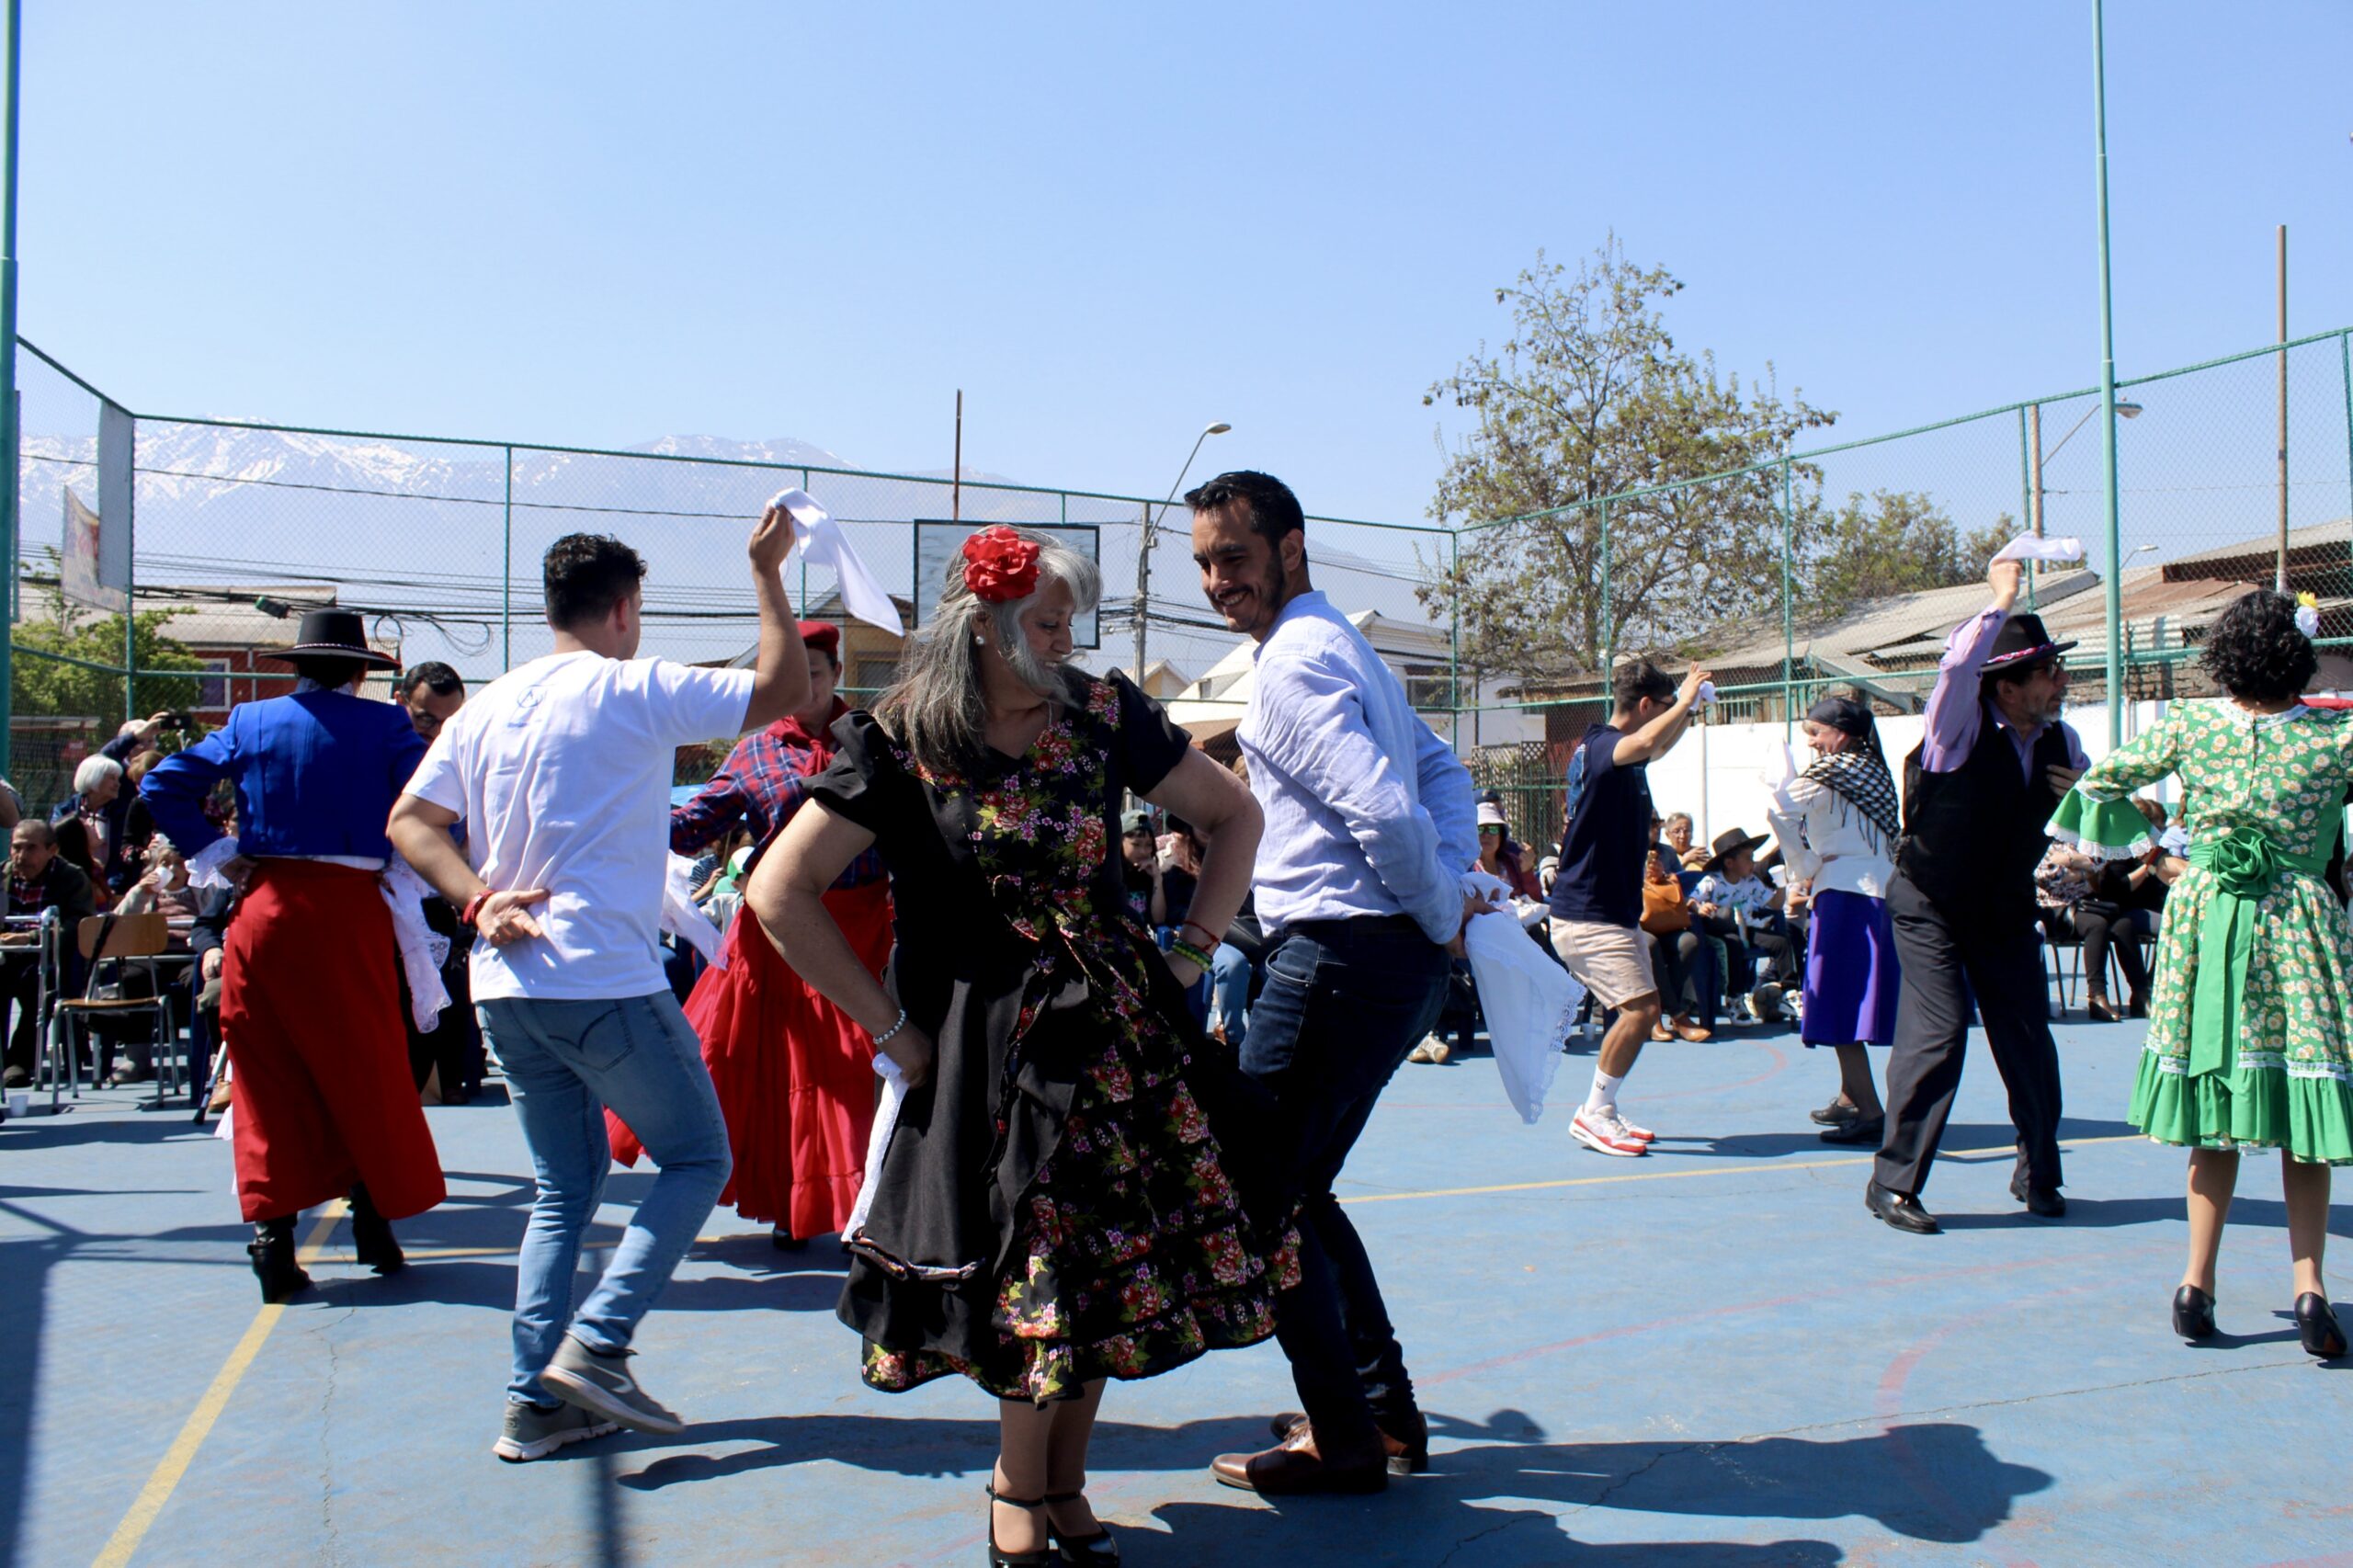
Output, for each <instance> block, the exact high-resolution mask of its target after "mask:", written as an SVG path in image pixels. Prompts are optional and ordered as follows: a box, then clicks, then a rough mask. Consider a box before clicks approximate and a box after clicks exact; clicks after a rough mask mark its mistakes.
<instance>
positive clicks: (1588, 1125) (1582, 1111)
mask: <svg viewBox="0 0 2353 1568" xmlns="http://www.w3.org/2000/svg"><path fill="white" fill-rule="evenodd" d="M1569 1136H1570V1137H1572V1138H1574V1139H1575V1140H1576V1141H1577V1142H1580V1143H1582V1144H1584V1145H1585V1146H1586V1148H1588V1149H1590V1150H1592V1151H1593V1152H1594V1153H1597V1154H1615V1155H1618V1156H1620V1158H1624V1159H1632V1158H1635V1157H1636V1156H1639V1155H1642V1154H1647V1153H1650V1145H1649V1144H1648V1143H1645V1142H1643V1141H1642V1140H1641V1139H1639V1138H1637V1137H1635V1136H1634V1135H1633V1134H1632V1133H1631V1132H1630V1131H1627V1129H1626V1124H1625V1123H1624V1122H1623V1121H1620V1119H1618V1108H1617V1107H1615V1106H1611V1107H1608V1108H1606V1109H1603V1110H1595V1109H1593V1108H1591V1107H1579V1108H1578V1109H1577V1113H1576V1115H1575V1116H1574V1117H1572V1118H1571V1119H1569Z"/></svg>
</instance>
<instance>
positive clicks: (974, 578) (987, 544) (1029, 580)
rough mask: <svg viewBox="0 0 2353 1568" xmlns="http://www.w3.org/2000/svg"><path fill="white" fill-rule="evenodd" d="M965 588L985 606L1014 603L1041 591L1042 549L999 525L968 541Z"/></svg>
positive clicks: (965, 545)
mask: <svg viewBox="0 0 2353 1568" xmlns="http://www.w3.org/2000/svg"><path fill="white" fill-rule="evenodd" d="M964 586H965V587H967V588H969V589H971V590H972V597H974V598H976V599H979V600H981V601H983V603H985V604H993V605H1002V604H1011V603H1012V602H1013V601H1014V600H1016V599H1026V598H1028V597H1029V596H1030V595H1031V594H1033V593H1036V592H1037V591H1038V547H1037V545H1035V544H1034V543H1032V542H1030V541H1029V540H1026V539H1023V538H1022V537H1021V536H1020V535H1019V534H1017V533H1015V532H1014V531H1013V530H1012V529H1011V528H1006V526H1005V525H1004V524H1002V523H999V524H997V525H996V526H995V528H983V529H982V530H981V531H980V532H978V533H976V534H974V535H972V537H971V538H970V539H967V540H965V541H964Z"/></svg>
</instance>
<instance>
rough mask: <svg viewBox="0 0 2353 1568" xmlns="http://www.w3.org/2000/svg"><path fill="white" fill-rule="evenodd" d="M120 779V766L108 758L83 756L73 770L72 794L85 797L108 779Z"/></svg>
mask: <svg viewBox="0 0 2353 1568" xmlns="http://www.w3.org/2000/svg"><path fill="white" fill-rule="evenodd" d="M121 777H122V764H120V763H119V762H117V761H116V760H115V759H114V758H112V757H110V756H85V757H84V758H83V759H82V763H81V766H80V767H76V768H74V793H75V794H77V795H86V794H88V793H89V792H90V791H91V790H95V789H97V787H98V786H99V785H101V784H103V783H105V782H106V781H107V780H108V779H109V778H116V779H119V778H121Z"/></svg>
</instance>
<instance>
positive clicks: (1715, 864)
mask: <svg viewBox="0 0 2353 1568" xmlns="http://www.w3.org/2000/svg"><path fill="white" fill-rule="evenodd" d="M1772 842H1773V840H1772V836H1771V835H1768V834H1762V833H1760V834H1758V835H1756V837H1754V838H1751V837H1750V836H1749V835H1748V832H1747V830H1746V829H1745V828H1737V827H1728V828H1726V829H1724V830H1723V832H1722V833H1720V834H1718V835H1716V836H1715V841H1714V842H1713V843H1711V844H1710V845H1709V846H1708V847H1709V848H1710V849H1711V850H1712V851H1713V853H1712V854H1711V855H1710V856H1709V857H1708V863H1707V864H1706V865H1704V866H1702V867H1700V868H1699V869H1701V870H1702V871H1720V870H1722V869H1723V864H1724V861H1725V859H1726V858H1728V857H1730V856H1733V855H1737V854H1739V853H1740V852H1741V851H1742V850H1744V849H1756V848H1757V847H1759V846H1763V845H1767V844H1770V843H1772Z"/></svg>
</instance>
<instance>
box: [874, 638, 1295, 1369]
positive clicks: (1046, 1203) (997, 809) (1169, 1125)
mask: <svg viewBox="0 0 2353 1568" xmlns="http://www.w3.org/2000/svg"><path fill="white" fill-rule="evenodd" d="M1119 720H1120V706H1119V697H1118V694H1117V693H1116V692H1115V691H1114V689H1113V688H1112V687H1110V686H1109V685H1108V684H1104V683H1096V684H1095V685H1094V686H1093V687H1092V688H1091V691H1090V695H1089V699H1088V701H1087V703H1086V707H1085V708H1084V709H1083V710H1078V711H1074V712H1064V713H1061V714H1058V715H1057V717H1056V718H1055V719H1054V720H1053V721H1052V722H1050V723H1049V724H1048V725H1047V727H1046V729H1045V731H1044V732H1043V733H1041V734H1040V736H1039V737H1038V740H1037V741H1036V743H1035V744H1032V745H1031V747H1030V748H1029V753H1028V755H1027V756H1023V757H1022V758H1020V759H1019V760H1018V761H1017V762H1015V763H1013V764H1012V765H1011V766H1010V767H1006V769H1004V770H1003V771H1002V772H1001V773H999V774H998V775H996V776H995V777H994V778H990V779H988V780H987V781H985V782H980V781H974V780H967V779H965V778H959V777H954V776H943V775H940V774H938V773H934V772H932V771H930V770H927V769H926V768H924V767H921V766H920V765H918V764H917V763H916V762H915V760H914V759H913V758H912V757H908V756H904V754H903V755H902V756H900V758H899V765H900V766H901V767H903V768H904V769H905V770H907V771H908V772H909V773H911V774H913V775H915V777H916V778H919V779H920V780H921V781H922V782H923V784H924V785H925V786H926V790H927V791H928V792H930V793H932V794H933V795H934V796H935V798H936V799H938V801H939V802H940V803H941V804H943V805H946V806H953V805H954V804H955V801H956V797H958V796H960V795H962V796H967V797H969V801H970V806H971V810H970V812H969V816H968V820H969V821H970V822H971V823H972V824H973V825H972V828H971V830H970V835H971V839H972V850H973V853H974V854H975V856H976V857H977V858H978V860H979V863H980V866H981V869H982V870H983V873H984V875H985V876H986V879H987V881H988V885H989V889H990V897H991V900H992V903H994V905H995V913H996V914H997V915H999V916H1001V917H1002V918H1004V919H1005V920H1006V922H1007V923H1008V924H1010V925H1011V926H1013V928H1014V929H1015V930H1017V931H1018V932H1019V933H1020V934H1021V935H1022V936H1023V937H1026V938H1028V939H1029V941H1031V942H1034V943H1035V944H1036V956H1035V961H1034V965H1033V967H1032V968H1031V970H1030V971H1029V976H1028V978H1027V980H1026V982H1025V983H1024V986H1023V994H1022V1006H1021V1009H1020V1014H1019V1021H1018V1023H1017V1025H1016V1027H1015V1041H1014V1049H1013V1051H1012V1052H1011V1054H1010V1055H1009V1057H1008V1061H1009V1062H1013V1063H1017V1062H1018V1060H1019V1053H1020V1051H1022V1050H1023V1049H1024V1046H1025V1044H1026V1043H1028V1037H1029V1034H1030V1031H1031V1030H1032V1029H1033V1028H1036V1027H1037V1026H1038V1024H1039V1022H1040V1017H1042V1016H1043V1014H1044V1011H1045V1005H1046V1002H1047V999H1048V998H1049V997H1051V996H1052V995H1054V994H1057V993H1058V992H1062V991H1064V990H1065V989H1066V988H1067V986H1068V985H1069V984H1070V983H1071V982H1073V981H1083V982H1084V983H1085V985H1086V994H1087V1002H1086V1005H1085V1011H1084V1013H1083V1014H1082V1016H1080V1017H1070V1016H1068V1015H1057V1017H1056V1023H1055V1028H1056V1032H1057V1034H1058V1036H1059V1037H1060V1038H1061V1039H1062V1040H1073V1039H1081V1040H1086V1042H1088V1043H1087V1045H1086V1047H1085V1049H1086V1050H1087V1051H1089V1052H1090V1054H1089V1056H1088V1057H1087V1058H1086V1066H1085V1068H1084V1071H1083V1072H1082V1073H1081V1074H1080V1076H1079V1079H1078V1083H1077V1086H1076V1088H1075V1090H1074V1094H1073V1097H1072V1101H1071V1106H1070V1109H1069V1113H1068V1115H1067V1116H1066V1117H1065V1119H1064V1120H1063V1126H1062V1135H1061V1140H1060V1142H1059V1144H1058V1145H1057V1146H1056V1148H1055V1150H1054V1152H1053V1153H1052V1155H1051V1157H1050V1158H1049V1159H1048V1160H1047V1161H1046V1163H1045V1164H1044V1165H1042V1166H1040V1169H1039V1170H1038V1172H1037V1175H1036V1177H1035V1179H1034V1180H1033V1181H1032V1182H1031V1183H1030V1185H1029V1187H1028V1188H1027V1189H1026V1191H1025V1192H1024V1193H1023V1195H1022V1199H1021V1205H1022V1210H1021V1213H1020V1216H1019V1218H1018V1221H1017V1233H1016V1239H1015V1244H1014V1245H1013V1247H1012V1248H1011V1249H1010V1255H1009V1266H1008V1267H1005V1268H1003V1269H1002V1270H1000V1271H999V1274H998V1276H997V1278H996V1279H995V1290H994V1297H993V1301H994V1306H993V1311H992V1313H991V1328H992V1329H993V1330H994V1340H995V1343H994V1345H993V1346H989V1347H988V1348H986V1349H985V1350H984V1351H983V1353H982V1354H981V1355H979V1356H977V1357H973V1358H963V1357H957V1356H952V1355H949V1354H947V1353H945V1352H942V1351H933V1350H914V1351H906V1350H892V1349H888V1348H885V1347H884V1346H880V1345H877V1344H875V1343H874V1342H873V1341H872V1340H869V1341H868V1342H867V1344H866V1349H865V1362H864V1376H865V1379H866V1381H868V1382H869V1383H870V1384H871V1385H872V1386H874V1387H876V1388H879V1389H884V1390H892V1391H896V1390H902V1389H908V1388H913V1387H915V1386H916V1385H917V1384H919V1383H923V1382H926V1381H930V1380H932V1379H934V1378H937V1377H940V1376H942V1375H944V1374H947V1373H949V1372H961V1373H963V1374H964V1375H966V1376H968V1377H970V1378H971V1379H972V1381H975V1382H977V1383H979V1384H980V1385H981V1386H982V1387H983V1388H984V1389H986V1390H987V1391H988V1392H991V1393H993V1394H995V1395H996V1396H997V1397H999V1398H1001V1399H1028V1400H1032V1401H1039V1402H1043V1401H1046V1400H1051V1399H1056V1398H1068V1397H1074V1396H1075V1395H1077V1394H1079V1393H1080V1392H1083V1390H1084V1387H1085V1385H1086V1383H1088V1382H1090V1381H1094V1380H1096V1379H1099V1378H1105V1377H1113V1378H1143V1377H1152V1376H1155V1375H1157V1374H1159V1373H1161V1372H1165V1371H1168V1370H1170V1369H1174V1368H1176V1367H1178V1366H1181V1365H1183V1364H1184V1363H1185V1362H1187V1361H1189V1360H1191V1359H1193V1358H1195V1357H1197V1356H1199V1355H1201V1354H1202V1353H1203V1352H1205V1351H1208V1350H1215V1349H1222V1348H1227V1347H1232V1346H1245V1345H1252V1344H1256V1343H1257V1342H1258V1341H1260V1340H1263V1339H1265V1338H1267V1336H1269V1335H1272V1334H1273V1333H1274V1326H1275V1317H1274V1300H1275V1294H1276V1292H1277V1291H1278V1290H1282V1289H1284V1288H1287V1287H1288V1286H1289V1285H1290V1284H1292V1283H1294V1282H1296V1280H1297V1278H1298V1260H1297V1246H1298V1238H1297V1233H1296V1232H1295V1231H1292V1230H1290V1229H1289V1228H1288V1227H1284V1228H1283V1229H1282V1230H1281V1231H1280V1233H1279V1234H1277V1235H1275V1236H1273V1237H1271V1238H1269V1237H1266V1236H1264V1235H1263V1233H1256V1232H1254V1230H1253V1228H1252V1226H1251V1223H1250V1221H1248V1220H1247V1219H1246V1218H1245V1214H1244V1212H1243V1210H1242V1207H1241V1203H1240V1200H1239V1199H1238V1197H1237V1195H1236V1193H1235V1190H1234V1185H1233V1181H1232V1180H1231V1179H1230V1178H1229V1176H1228V1175H1227V1171H1226V1168H1225V1164H1224V1160H1223V1156H1222V1152H1221V1150H1220V1148H1219V1146H1218V1142H1217V1139H1216V1137H1215V1135H1214V1133H1213V1131H1212V1130H1211V1124H1210V1120H1209V1118H1208V1117H1207V1116H1206V1115H1204V1114H1203V1111H1202V1108H1201V1106H1200V1104H1199V1102H1198V1101H1197V1100H1196V1098H1195V1097H1194V1095H1193V1093H1192V1090H1191V1088H1190V1087H1189V1086H1188V1083H1187V1079H1186V1070H1187V1069H1188V1067H1189V1066H1190V1065H1191V1064H1192V1055H1191V1052H1192V1051H1193V1050H1194V1049H1195V1046H1196V1045H1197V1043H1199V1042H1198V1040H1197V1039H1196V1037H1194V1035H1193V1034H1192V1031H1191V1027H1190V1021H1189V1019H1188V1018H1185V1017H1172V1016H1170V1015H1169V1014H1168V1013H1167V1012H1165V1010H1164V1009H1163V1008H1162V1007H1161V1006H1159V1005H1157V1004H1156V1003H1155V1002H1154V999H1153V995H1152V989H1151V986H1150V983H1149V977H1148V971H1146V970H1145V968H1144V966H1145V965H1147V964H1157V963H1161V962H1163V961H1164V960H1162V959H1161V957H1160V955H1159V952H1158V949H1157V948H1156V946H1155V945H1154V942H1153V940H1152V938H1151V936H1150V934H1149V933H1148V932H1146V931H1145V930H1144V929H1143V928H1142V926H1139V925H1138V924H1137V923H1136V922H1135V921H1134V920H1133V919H1132V918H1131V916H1130V915H1128V913H1127V911H1126V910H1125V908H1124V907H1122V906H1120V903H1118V902H1117V901H1115V900H1110V899H1107V898H1105V897H1104V896H1103V891H1102V890H1104V889H1105V888H1106V887H1108V886H1116V885H1117V884H1116V883H1115V882H1112V881H1109V880H1108V877H1107V875H1106V865H1105V861H1106V857H1108V855H1110V854H1112V853H1114V852H1115V846H1114V845H1113V843H1112V841H1111V839H1110V836H1109V834H1108V830H1107V828H1106V825H1105V819H1106V816H1107V812H1108V805H1109V804H1110V803H1111V802H1109V801H1108V796H1109V794H1110V793H1111V792H1112V790H1111V784H1110V778H1111V767H1110V745H1111V744H1112V741H1113V740H1114V738H1115V729H1116V726H1117V724H1118V722H1119ZM942 814H943V816H944V815H946V814H948V813H947V812H943V813H942ZM1012 1071H1013V1068H1012V1067H1010V1066H1009V1067H1008V1069H1007V1074H1006V1076H1007V1079H1008V1082H1007V1084H1006V1093H1007V1094H1010V1093H1011V1092H1013V1091H1012V1088H1011V1085H1010V1081H1009V1080H1010V1077H1011V1074H1012ZM999 1128H1000V1131H1002V1129H1003V1121H1002V1119H1000V1122H999Z"/></svg>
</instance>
